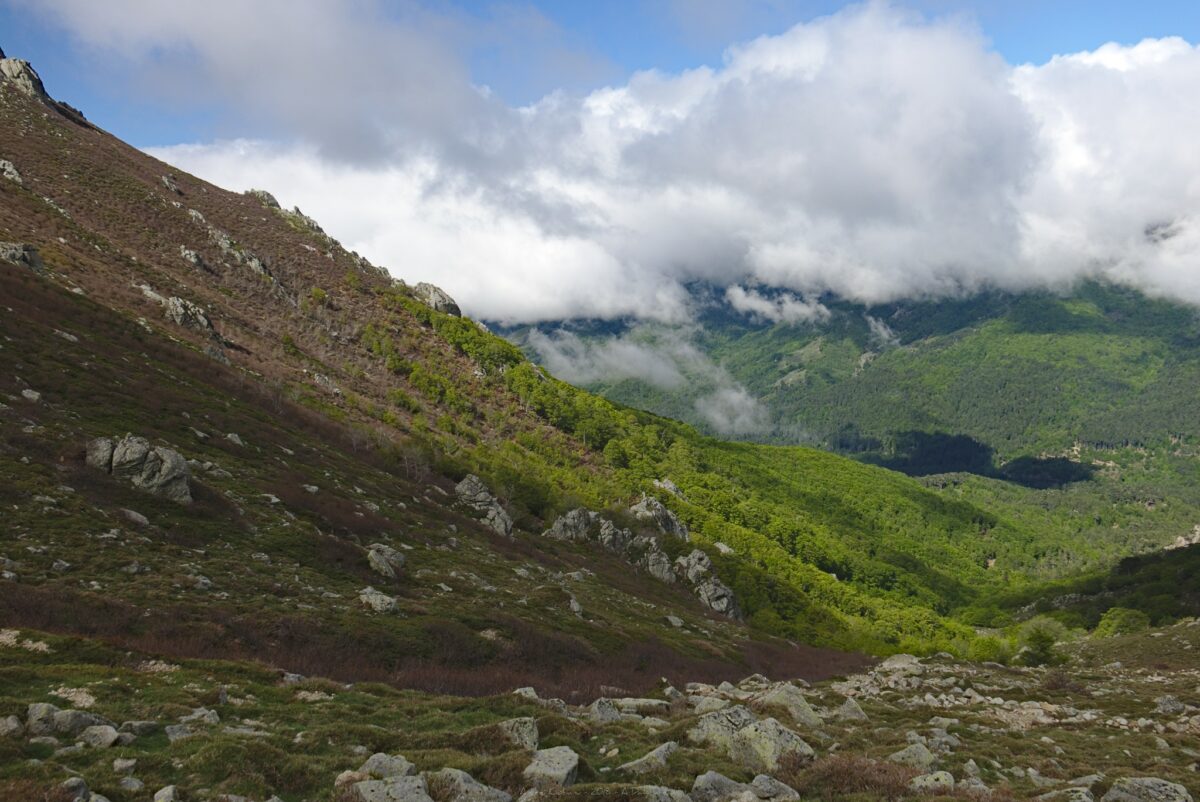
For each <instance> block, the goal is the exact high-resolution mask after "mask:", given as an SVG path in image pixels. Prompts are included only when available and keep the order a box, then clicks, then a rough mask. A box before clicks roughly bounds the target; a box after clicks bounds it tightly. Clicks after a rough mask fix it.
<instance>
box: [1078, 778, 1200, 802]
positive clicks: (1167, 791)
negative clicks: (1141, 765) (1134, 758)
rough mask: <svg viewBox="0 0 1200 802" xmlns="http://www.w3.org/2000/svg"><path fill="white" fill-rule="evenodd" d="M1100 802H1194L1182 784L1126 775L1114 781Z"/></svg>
mask: <svg viewBox="0 0 1200 802" xmlns="http://www.w3.org/2000/svg"><path fill="white" fill-rule="evenodd" d="M1100 802H1192V795H1191V794H1190V793H1188V790H1187V789H1186V788H1184V787H1183V786H1182V785H1179V784H1177V783H1173V782H1168V781H1166V780H1160V779H1159V778H1158V777H1125V778H1123V779H1120V780H1117V781H1116V782H1115V783H1113V785H1112V788H1110V789H1108V793H1107V794H1105V795H1104V796H1103V797H1101V798H1100Z"/></svg>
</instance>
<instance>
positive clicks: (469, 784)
mask: <svg viewBox="0 0 1200 802" xmlns="http://www.w3.org/2000/svg"><path fill="white" fill-rule="evenodd" d="M425 780H426V782H427V783H428V784H429V785H430V786H433V789H434V794H435V795H436V796H437V798H438V799H439V800H442V801H443V802H512V795H511V794H509V793H507V792H505V791H501V790H500V789H499V788H492V787H491V786H490V785H484V784H483V783H481V782H479V781H478V780H476V779H475V778H474V777H472V776H471V775H470V774H467V773H466V772H465V771H461V770H459V769H442V770H441V771H433V772H429V773H427V774H426V775H425Z"/></svg>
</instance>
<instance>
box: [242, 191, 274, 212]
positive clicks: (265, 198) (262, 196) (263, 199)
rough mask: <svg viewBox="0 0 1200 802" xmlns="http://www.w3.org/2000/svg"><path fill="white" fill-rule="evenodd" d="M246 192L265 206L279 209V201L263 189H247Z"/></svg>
mask: <svg viewBox="0 0 1200 802" xmlns="http://www.w3.org/2000/svg"><path fill="white" fill-rule="evenodd" d="M246 194H247V195H249V196H250V197H251V198H254V199H255V200H256V201H258V202H259V203H261V204H262V205H263V206H266V207H267V208H268V209H280V208H282V207H281V206H280V205H279V201H277V200H275V196H274V195H272V194H271V193H270V192H267V191H266V190H265V189H248V190H246Z"/></svg>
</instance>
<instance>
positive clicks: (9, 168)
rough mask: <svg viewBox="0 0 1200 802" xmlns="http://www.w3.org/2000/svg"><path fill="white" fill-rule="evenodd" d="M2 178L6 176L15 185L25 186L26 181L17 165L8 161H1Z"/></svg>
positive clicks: (0, 171) (0, 173) (0, 172)
mask: <svg viewBox="0 0 1200 802" xmlns="http://www.w3.org/2000/svg"><path fill="white" fill-rule="evenodd" d="M0 176H4V178H6V179H7V180H9V181H12V182H13V183H14V184H18V185H20V184H24V183H25V181H24V179H22V178H21V172H20V171H19V170H18V169H17V165H15V164H13V163H12V162H10V161H9V160H8V159H0Z"/></svg>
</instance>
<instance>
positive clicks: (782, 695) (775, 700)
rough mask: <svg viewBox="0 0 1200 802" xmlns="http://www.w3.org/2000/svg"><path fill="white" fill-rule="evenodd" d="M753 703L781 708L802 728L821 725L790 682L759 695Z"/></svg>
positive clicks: (800, 692) (801, 695) (802, 694)
mask: <svg viewBox="0 0 1200 802" xmlns="http://www.w3.org/2000/svg"><path fill="white" fill-rule="evenodd" d="M754 701H756V702H758V703H759V704H763V705H769V706H771V707H780V708H783V709H784V710H786V711H787V713H788V715H789V716H791V718H792V721H794V722H795V723H796V724H798V725H800V726H802V727H819V726H821V724H822V723H823V722H822V721H821V717H820V716H818V715H817V713H816V711H815V710H813V709H812V705H810V704H809V703H808V699H806V698H805V696H804V693H803V692H802V691H801V690H800V689H799V688H797V687H796V686H795V685H792V684H791V683H790V682H783V683H780V684H778V685H775V686H774V687H772V688H771V689H770V690H768V691H766V692H764V693H762V694H759V695H758V696H757V697H756V698H755V700H754Z"/></svg>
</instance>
